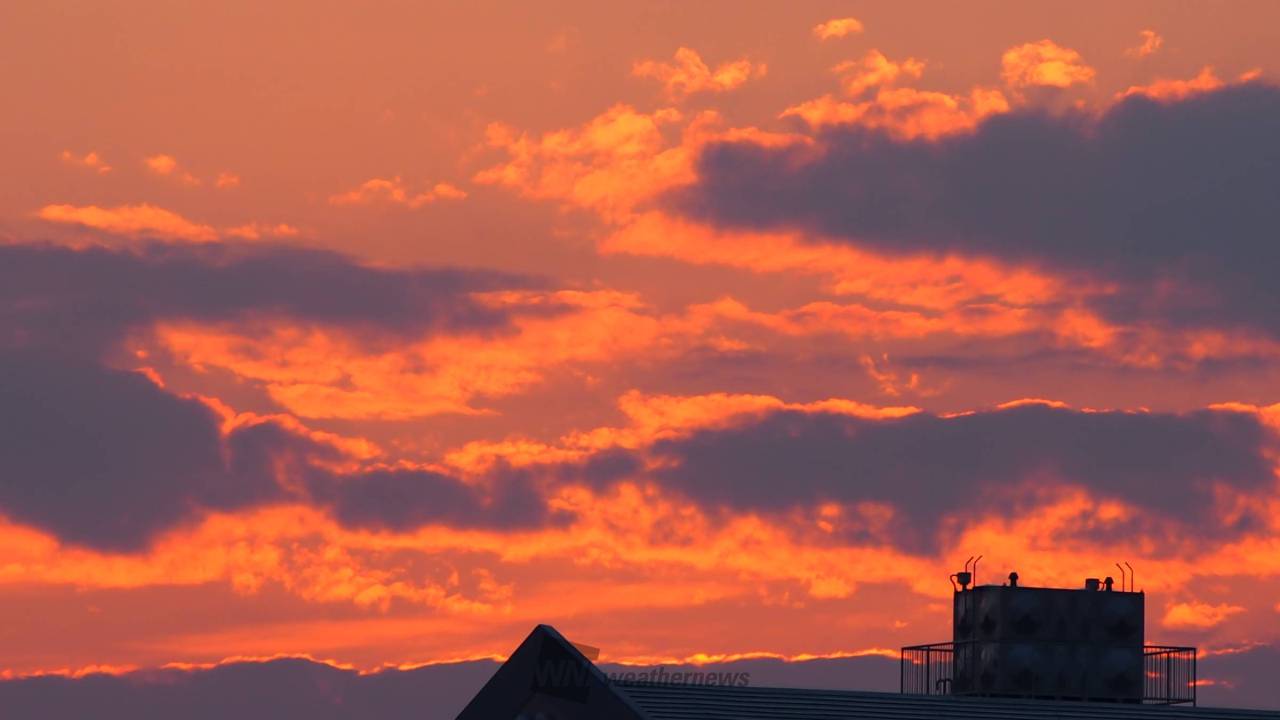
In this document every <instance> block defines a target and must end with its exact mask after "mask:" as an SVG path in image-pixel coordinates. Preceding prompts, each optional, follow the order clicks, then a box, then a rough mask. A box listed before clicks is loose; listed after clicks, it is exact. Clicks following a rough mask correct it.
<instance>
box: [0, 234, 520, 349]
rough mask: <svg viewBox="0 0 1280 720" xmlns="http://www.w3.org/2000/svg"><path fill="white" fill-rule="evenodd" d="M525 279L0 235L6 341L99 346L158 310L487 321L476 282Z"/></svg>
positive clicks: (295, 252) (447, 327)
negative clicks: (73, 244) (6, 241)
mask: <svg viewBox="0 0 1280 720" xmlns="http://www.w3.org/2000/svg"><path fill="white" fill-rule="evenodd" d="M529 283H530V280H529V279H527V278H520V277H516V276H511V275H505V274H502V273H496V272H487V271H476V270H462V269H449V268H443V269H441V268H409V269H399V268H380V267H370V266H366V265H362V264H359V263H357V262H355V261H354V260H352V259H350V258H347V257H345V256H342V255H339V254H336V253H332V252H327V251H323V250H312V249H304V248H296V247H283V246H253V247H243V246H240V247H235V246H227V245H220V244H204V245H159V244H157V245H146V246H142V247H140V248H137V249H132V250H119V249H115V250H113V249H107V248H97V247H94V248H86V249H72V248H66V247H60V246H56V245H44V244H11V245H0V347H38V348H41V349H42V350H44V351H46V352H64V353H69V354H84V353H88V354H96V353H98V352H101V351H102V350H103V349H105V348H106V347H108V346H109V345H110V344H111V343H113V342H115V341H116V340H118V339H119V337H120V336H121V334H122V333H124V332H126V331H128V330H130V329H133V328H136V327H139V326H143V325H145V324H147V323H149V322H152V321H154V320H156V319H191V320H199V321H218V320H227V319H239V318H252V317H257V316H267V317H270V316H286V317H288V318H290V319H293V320H296V321H299V322H303V323H318V324H329V325H343V326H347V327H349V328H351V329H353V330H362V329H368V330H374V331H390V332H396V333H408V332H412V333H422V332H429V331H477V330H480V331H484V330H488V331H492V330H496V329H499V328H501V327H502V326H503V325H504V324H505V323H506V321H507V319H508V318H507V315H506V313H505V312H503V311H499V310H495V309H493V308H490V307H486V306H484V305H481V304H478V303H477V302H476V301H475V300H474V299H473V298H472V296H471V293H473V292H476V291H485V290H496V289H506V288H515V287H524V286H528V285H529Z"/></svg>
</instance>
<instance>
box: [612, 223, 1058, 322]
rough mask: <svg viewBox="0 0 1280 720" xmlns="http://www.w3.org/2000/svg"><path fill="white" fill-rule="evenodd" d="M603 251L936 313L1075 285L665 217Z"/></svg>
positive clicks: (1035, 297) (975, 264)
mask: <svg viewBox="0 0 1280 720" xmlns="http://www.w3.org/2000/svg"><path fill="white" fill-rule="evenodd" d="M600 250H601V252H604V253H606V254H608V253H625V254H631V255H641V256H650V257H669V258H673V259H677V260H681V261H684V262H688V263H693V264H699V265H725V266H729V267H737V268H742V269H747V270H753V271H755V272H764V273H775V272H787V273H797V274H802V275H814V276H818V277H825V278H827V280H828V282H827V284H826V285H825V288H824V289H825V290H826V291H827V292H831V293H835V294H839V295H860V296H864V297H868V298H872V299H876V300H883V301H887V302H893V303H894V304H899V305H909V306H915V307H920V308H927V309H933V310H948V309H954V308H957V307H960V306H962V305H964V304H966V303H970V302H973V301H975V300H977V299H979V298H998V299H999V301H1000V302H1003V303H1007V304H1009V305H1014V306H1022V305H1032V304H1040V303H1046V302H1052V301H1059V300H1061V299H1062V298H1063V297H1064V295H1065V294H1066V292H1067V289H1068V287H1069V286H1068V285H1066V284H1065V283H1064V282H1063V281H1062V280H1059V279H1057V278H1054V277H1052V276H1049V275H1045V274H1043V273H1041V272H1036V271H1032V270H1029V269H1025V268H1017V267H1011V266H1008V265H1004V264H1000V263H996V262H995V261H991V260H977V259H970V258H960V257H955V256H946V257H933V256H928V255H918V256H907V257H891V256H884V255H878V254H876V253H873V252H868V251H865V250H860V249H858V248H855V247H853V246H850V245H848V244H843V243H834V242H832V243H823V242H821V239H820V238H806V237H803V236H802V235H800V234H799V233H796V232H790V231H769V232H759V231H741V230H724V229H720V228H717V227H714V226H711V225H706V224H702V223H697V222H693V221H689V220H685V219H681V218H676V217H672V216H669V215H666V214H664V213H659V212H647V213H642V214H639V215H637V216H635V218H634V219H633V220H631V221H630V222H628V223H626V224H624V225H622V226H621V227H619V228H618V229H617V230H616V231H614V232H613V233H611V234H609V235H608V236H606V237H604V238H603V239H602V240H601V242H600Z"/></svg>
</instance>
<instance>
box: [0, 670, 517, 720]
mask: <svg viewBox="0 0 1280 720" xmlns="http://www.w3.org/2000/svg"><path fill="white" fill-rule="evenodd" d="M495 668H496V663H493V662H491V661H476V662H465V663H452V664H446V665H430V666H427V667H423V668H418V669H415V670H408V671H399V670H384V671H382V672H378V673H373V674H369V675H360V674H357V673H355V672H353V671H350V670H342V669H339V668H335V667H332V666H330V665H325V664H322V663H315V662H310V661H307V660H274V661H271V662H263V663H232V664H228V665H220V666H218V667H215V668H211V669H208V670H190V671H188V670H149V671H140V672H135V673H130V674H128V675H124V676H110V675H89V676H86V677H83V678H78V679H72V678H66V677H37V678H29V679H24V680H11V681H7V682H0V707H3V708H4V717H5V718H7V719H10V720H21V719H24V718H32V719H34V718H88V717H93V718H102V720H125V719H126V718H127V719H128V720H169V719H171V718H191V719H192V720H225V718H241V719H242V720H256V719H258V718H261V719H262V720H267V719H268V718H270V719H271V720H290V719H294V718H296V719H299V720H302V719H305V720H363V719H364V718H385V719H386V720H393V719H396V718H404V719H405V720H408V719H410V718H413V719H415V720H424V719H425V720H451V719H452V718H454V717H456V716H457V714H458V713H459V712H460V711H461V710H462V708H463V707H464V706H465V705H466V703H467V702H468V701H469V700H470V699H471V697H472V696H473V695H474V694H475V692H476V691H478V690H479V689H480V687H481V686H482V685H483V684H484V682H485V681H486V680H488V679H489V676H490V675H492V674H493V671H494V669H495Z"/></svg>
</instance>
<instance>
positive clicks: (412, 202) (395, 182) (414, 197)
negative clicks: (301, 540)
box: [329, 175, 467, 209]
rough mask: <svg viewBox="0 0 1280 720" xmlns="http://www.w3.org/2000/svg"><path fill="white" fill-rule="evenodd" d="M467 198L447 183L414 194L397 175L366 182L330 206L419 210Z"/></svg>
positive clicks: (333, 198)
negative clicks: (386, 206)
mask: <svg viewBox="0 0 1280 720" xmlns="http://www.w3.org/2000/svg"><path fill="white" fill-rule="evenodd" d="M466 197H467V193H466V191H464V190H462V189H460V188H458V187H456V186H454V185H452V184H450V183H445V182H440V183H436V184H435V185H433V186H432V187H431V188H430V189H429V190H424V191H422V192H420V193H417V194H413V193H410V192H409V191H408V190H407V189H406V188H405V186H404V182H403V181H402V180H401V179H400V176H399V175H397V176H396V177H394V178H391V179H390V180H387V179H384V178H372V179H369V180H366V181H364V182H363V183H361V184H360V186H359V187H357V188H355V189H354V190H349V191H347V192H344V193H339V194H337V195H332V196H330V197H329V204H330V205H339V206H341V205H375V204H379V203H386V204H391V205H403V206H404V207H407V208H411V209H417V208H420V207H422V206H424V205H430V204H431V203H434V202H437V201H439V200H462V199H464V198H466Z"/></svg>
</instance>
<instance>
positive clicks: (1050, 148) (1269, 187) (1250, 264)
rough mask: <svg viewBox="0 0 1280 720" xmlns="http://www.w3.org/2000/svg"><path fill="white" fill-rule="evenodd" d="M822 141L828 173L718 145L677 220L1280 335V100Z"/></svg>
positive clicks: (800, 155) (1269, 96)
mask: <svg viewBox="0 0 1280 720" xmlns="http://www.w3.org/2000/svg"><path fill="white" fill-rule="evenodd" d="M821 141H822V147H823V148H824V149H823V151H822V152H821V153H819V154H818V155H817V156H816V157H815V156H813V155H812V154H811V153H810V151H808V150H800V149H788V148H764V147H761V146H758V145H755V144H752V143H749V142H736V143H722V144H718V145H712V146H710V147H708V148H707V149H706V150H705V151H704V153H703V155H702V156H701V159H700V161H699V172H700V174H701V182H700V183H699V184H698V185H696V186H694V187H693V188H691V189H689V190H685V191H682V192H681V193H679V194H678V195H675V196H673V197H672V198H670V202H671V203H672V204H673V205H674V206H675V207H676V208H678V209H679V210H681V211H683V212H685V213H688V214H691V215H694V216H698V217H701V218H703V219H707V220H710V221H712V222H716V223H720V224H724V225H729V226H739V227H750V228H774V227H795V228H802V229H807V230H812V231H817V232H821V233H823V234H826V235H829V236H831V237H835V238H838V239H841V238H842V239H844V240H846V241H848V242H850V243H853V244H857V245H859V246H863V247H869V248H873V249H875V250H878V251H882V252H888V253H904V254H905V253H918V252H941V253H950V252H954V253H959V254H967V255H980V256H990V257H997V258H1002V259H1007V260H1014V261H1019V262H1027V263H1032V264H1040V265H1044V266H1049V267H1051V268H1053V269H1056V270H1059V271H1068V272H1072V271H1075V272H1086V273H1090V274H1095V275H1102V276H1105V277H1109V278H1115V279H1121V280H1125V281H1129V282H1130V283H1131V288H1130V289H1131V291H1130V292H1127V293H1121V294H1120V295H1119V296H1118V297H1115V298H1111V299H1109V300H1108V301H1107V304H1106V305H1105V306H1103V307H1104V309H1105V310H1107V311H1109V312H1111V313H1114V314H1115V315H1117V316H1125V317H1136V316H1142V317H1150V318H1155V319H1161V320H1164V321H1168V322H1175V323H1181V324H1188V325H1202V324H1204V325H1207V324H1214V323H1242V324H1247V325H1250V326H1254V327H1261V328H1265V329H1267V330H1268V331H1270V332H1272V333H1280V283H1276V282H1274V277H1273V274H1274V271H1275V268H1276V267H1280V202H1278V200H1280V197H1278V193H1280V89H1277V88H1274V87H1271V86H1267V85H1263V84H1256V83H1255V84H1249V85H1244V86H1237V87H1231V88H1227V89H1223V90H1219V91H1216V92H1212V93H1206V94H1202V95H1199V96H1195V97H1192V98H1189V99H1186V100H1184V101H1180V102H1174V103H1157V102H1154V101H1152V100H1150V99H1147V98H1143V97H1134V98H1131V99H1128V100H1126V101H1124V102H1121V103H1119V104H1117V105H1116V106H1114V107H1112V108H1111V109H1109V110H1107V111H1106V112H1105V113H1104V114H1102V115H1101V116H1100V117H1093V116H1087V115H1083V114H1066V115H1055V116H1050V115H1044V114H1034V113H1031V114H1027V113H1023V114H1012V115H1004V116H996V117H992V118H990V119H988V120H987V121H985V122H983V123H982V124H981V126H980V127H979V128H978V129H977V131H976V132H975V133H973V134H971V135H959V136H954V137H949V138H944V139H940V140H937V141H927V140H918V141H898V140H894V139H893V138H890V137H888V136H887V135H885V134H882V133H878V132H873V131H866V130H860V129H843V130H835V131H832V132H829V133H827V134H825V135H823V136H822V137H821Z"/></svg>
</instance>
